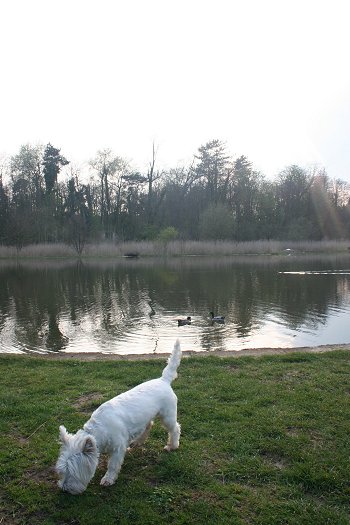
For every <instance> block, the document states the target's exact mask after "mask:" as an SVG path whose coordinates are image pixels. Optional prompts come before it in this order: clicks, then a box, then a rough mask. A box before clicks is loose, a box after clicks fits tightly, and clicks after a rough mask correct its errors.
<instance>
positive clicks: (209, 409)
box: [0, 352, 350, 525]
mask: <svg viewBox="0 0 350 525" xmlns="http://www.w3.org/2000/svg"><path fill="white" fill-rule="evenodd" d="M162 368H163V362H161V361H144V362H124V361H123V362H120V361H118V362H78V361H69V362H68V361H64V362H63V361H52V360H50V361H49V360H45V359H40V358H39V359H37V358H26V357H15V356H0V373H1V376H0V377H1V386H0V388H1V396H0V403H1V414H0V421H1V434H0V439H1V445H0V450H1V456H2V460H1V463H0V480H1V481H0V484H1V486H0V497H1V500H2V508H1V510H0V523H6V524H7V525H11V524H20V523H25V524H31V525H36V524H39V523H40V524H44V525H48V524H60V525H63V524H80V525H100V524H101V525H102V524H106V525H107V524H119V523H120V524H131V523H135V524H137V523H140V524H141V523H142V524H143V525H147V524H163V523H164V524H168V523H173V524H176V525H180V524H208V525H209V524H210V525H211V524H230V525H232V524H248V523H249V524H259V525H265V524H266V525H274V524H283V525H286V524H295V525H297V524H298V525H303V524H313V525H314V524H317V525H322V524H326V523H327V524H332V525H334V524H336V525H342V524H348V523H350V517H349V516H350V514H349V510H350V509H349V501H350V498H349V496H350V491H349V472H350V468H349V467H350V465H349V450H350V446H349V445H350V443H349V420H350V418H349V415H350V414H349V412H350V409H349V394H350V386H349V385H350V383H349V369H350V354H349V353H348V352H334V353H326V354H322V355H310V354H303V355H301V354H290V355H286V356H273V357H259V358H239V359H234V360H233V359H229V358H217V357H205V358H203V357H202V358H198V357H197V358H196V357H193V358H188V359H184V360H183V362H182V364H181V367H180V374H179V378H178V379H177V380H176V382H175V383H174V389H175V391H176V393H177V395H178V398H179V421H180V423H181V425H182V441H181V445H180V449H179V450H178V451H176V452H174V453H171V454H166V453H164V452H162V447H163V445H164V443H165V439H166V436H165V433H164V431H163V429H162V428H161V427H160V425H159V424H157V425H155V427H154V429H153V431H152V433H151V436H150V438H149V440H148V441H147V443H146V445H145V447H144V449H143V450H141V449H139V450H135V451H133V452H132V453H131V454H129V455H128V456H127V457H126V460H125V463H124V466H123V468H122V471H121V473H120V476H119V478H118V480H117V483H116V485H114V486H113V487H110V488H107V489H106V488H102V487H100V485H99V480H100V478H101V476H102V474H103V471H102V467H99V469H98V471H97V474H96V476H95V478H94V480H93V481H92V483H91V484H90V485H89V487H88V489H87V491H86V492H85V493H84V494H83V495H82V496H70V495H68V494H64V493H61V492H59V490H58V489H57V486H56V477H55V473H54V470H53V465H54V464H55V461H56V459H57V455H58V450H59V445H58V440H57V436H58V425H59V424H61V423H64V424H65V426H66V427H67V429H68V430H69V431H71V432H73V431H76V430H77V429H78V428H80V427H81V426H82V424H83V423H84V422H85V421H86V419H87V418H88V415H89V414H90V413H91V411H92V410H93V409H94V408H95V407H96V406H98V405H99V404H100V403H101V401H103V400H107V399H108V398H110V397H112V396H113V395H115V393H119V392H122V391H124V390H125V389H127V388H130V387H132V386H134V385H135V384H137V383H139V382H141V381H143V380H146V379H150V378H153V377H157V376H158V375H159V373H160V371H161V370H162ZM103 461H104V460H103Z"/></svg>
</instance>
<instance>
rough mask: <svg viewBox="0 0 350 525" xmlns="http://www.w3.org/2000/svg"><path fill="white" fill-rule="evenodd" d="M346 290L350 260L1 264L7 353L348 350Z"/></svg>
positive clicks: (0, 345) (349, 292)
mask: <svg viewBox="0 0 350 525" xmlns="http://www.w3.org/2000/svg"><path fill="white" fill-rule="evenodd" d="M349 285H350V256H338V257H334V256H327V257H321V256H313V257H310V256H308V257H307V256H289V257H288V256H284V257H271V256H270V257H262V256H261V257H239V258H238V257H235V258H228V257H226V258H215V259H213V258H206V257H187V258H183V259H182V258H181V259H170V260H168V261H162V260H159V259H155V260H149V259H147V260H144V259H139V260H128V259H121V260H118V261H107V262H106V261H103V262H101V261H89V262H88V263H85V262H84V263H77V262H76V261H72V262H53V261H48V262H45V261H44V262H43V261H40V262H25V263H18V264H17V263H13V262H6V261H2V262H0V351H1V352H17V353H18V352H112V353H120V354H130V353H131V354H132V353H135V354H136V353H152V352H159V353H161V352H169V351H170V350H171V348H172V345H173V343H174V340H175V338H176V337H180V339H181V342H182V347H183V349H184V350H192V351H199V350H207V351H213V350H240V349H244V348H261V347H297V346H316V345H319V344H331V343H349V342H350V323H349V321H350V286H349ZM210 311H214V312H215V314H218V315H224V316H225V317H226V319H225V323H224V324H219V325H218V324H214V325H213V324H212V323H211V322H210V320H209V315H208V314H209V312H210ZM188 315H190V316H191V317H192V324H191V325H189V326H181V327H178V324H177V319H178V318H185V317H187V316H188Z"/></svg>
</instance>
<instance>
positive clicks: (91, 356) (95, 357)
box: [3, 343, 350, 361]
mask: <svg viewBox="0 0 350 525" xmlns="http://www.w3.org/2000/svg"><path fill="white" fill-rule="evenodd" d="M335 350H350V344H346V343H345V344H336V345H322V346H303V347H296V348H247V349H244V350H231V351H230V350H226V351H220V350H218V351H213V352H208V351H203V352H193V351H186V349H183V352H182V353H183V357H194V356H201V357H207V356H211V355H213V356H217V357H233V358H237V357H244V356H254V357H259V356H263V355H283V354H291V353H296V352H297V353H311V354H316V353H324V352H334V351H335ZM3 355H11V356H14V355H15V356H18V357H22V356H27V357H37V358H42V359H54V360H67V359H68V360H70V359H71V360H73V359H78V360H80V361H123V360H124V361H140V360H147V359H165V358H167V357H168V356H169V354H167V353H164V354H163V353H162V354H125V355H120V354H102V353H99V352H91V353H87V352H83V353H78V352H77V353H72V352H57V353H53V352H51V353H47V354H39V353H35V352H30V353H25V354H3Z"/></svg>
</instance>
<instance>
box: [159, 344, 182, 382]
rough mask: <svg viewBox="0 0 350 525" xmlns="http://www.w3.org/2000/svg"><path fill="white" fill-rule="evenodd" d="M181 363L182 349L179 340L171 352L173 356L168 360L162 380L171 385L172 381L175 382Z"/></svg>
mask: <svg viewBox="0 0 350 525" xmlns="http://www.w3.org/2000/svg"><path fill="white" fill-rule="evenodd" d="M180 361H181V348H180V341H179V340H178V339H177V340H176V343H175V345H174V348H173V351H172V352H171V356H170V357H169V359H168V364H167V365H166V367H165V368H164V370H163V373H162V378H163V379H164V380H165V381H167V382H168V383H171V382H172V381H174V379H176V378H177V368H178V366H179V364H180Z"/></svg>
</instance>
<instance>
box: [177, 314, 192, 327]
mask: <svg viewBox="0 0 350 525" xmlns="http://www.w3.org/2000/svg"><path fill="white" fill-rule="evenodd" d="M186 324H191V317H190V316H188V317H187V318H186V319H178V320H177V325H178V326H185V325H186Z"/></svg>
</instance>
